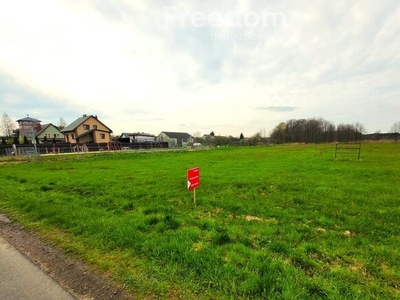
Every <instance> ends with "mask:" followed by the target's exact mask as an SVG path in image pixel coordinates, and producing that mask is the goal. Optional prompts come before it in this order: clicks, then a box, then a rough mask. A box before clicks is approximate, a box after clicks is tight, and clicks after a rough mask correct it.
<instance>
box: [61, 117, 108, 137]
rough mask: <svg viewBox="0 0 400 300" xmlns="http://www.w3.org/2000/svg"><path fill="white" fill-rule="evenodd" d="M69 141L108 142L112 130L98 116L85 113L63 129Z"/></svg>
mask: <svg viewBox="0 0 400 300" xmlns="http://www.w3.org/2000/svg"><path fill="white" fill-rule="evenodd" d="M61 132H62V133H64V135H65V141H66V142H67V143H78V144H83V143H108V142H110V140H111V133H112V130H111V129H110V128H108V127H107V126H106V125H104V124H103V123H102V122H100V120H99V119H98V118H97V116H92V115H91V116H88V115H83V116H82V117H80V118H78V119H76V120H75V121H74V122H72V123H71V124H69V125H68V126H67V127H65V128H64V129H63V130H61Z"/></svg>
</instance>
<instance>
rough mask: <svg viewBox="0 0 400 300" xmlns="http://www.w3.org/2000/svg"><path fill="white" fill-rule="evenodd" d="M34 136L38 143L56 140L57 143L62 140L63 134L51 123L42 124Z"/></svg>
mask: <svg viewBox="0 0 400 300" xmlns="http://www.w3.org/2000/svg"><path fill="white" fill-rule="evenodd" d="M36 138H37V139H38V141H39V143H44V142H46V141H48V142H52V141H56V142H57V143H60V142H64V134H63V133H62V132H61V131H60V129H58V127H57V126H55V125H53V124H52V123H49V124H43V125H42V126H41V129H40V130H39V131H38V132H37V133H36Z"/></svg>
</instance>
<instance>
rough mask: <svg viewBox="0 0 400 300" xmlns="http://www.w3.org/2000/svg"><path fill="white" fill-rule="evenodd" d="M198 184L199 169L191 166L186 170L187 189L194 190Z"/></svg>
mask: <svg viewBox="0 0 400 300" xmlns="http://www.w3.org/2000/svg"><path fill="white" fill-rule="evenodd" d="M199 184H200V169H199V168H193V169H189V170H188V171H187V186H188V190H189V191H191V190H194V189H195V188H197V187H198V186H199Z"/></svg>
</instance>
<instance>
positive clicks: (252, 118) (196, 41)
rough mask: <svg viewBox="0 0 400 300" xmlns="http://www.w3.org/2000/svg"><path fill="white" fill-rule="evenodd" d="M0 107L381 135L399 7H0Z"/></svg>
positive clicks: (144, 122)
mask: <svg viewBox="0 0 400 300" xmlns="http://www.w3.org/2000/svg"><path fill="white" fill-rule="evenodd" d="M0 1H1V0H0ZM193 3H198V4H193ZM0 110H1V113H3V112H6V113H7V114H8V115H9V116H10V117H11V118H12V119H13V120H17V119H19V118H23V117H25V116H26V115H27V114H29V116H31V117H34V118H38V119H40V120H42V123H53V124H55V125H58V123H59V119H60V117H63V118H64V119H65V120H66V122H67V123H71V122H72V121H74V120H75V119H76V118H78V117H80V116H82V115H83V114H97V115H98V117H99V119H100V120H101V121H103V123H105V124H106V125H107V126H108V127H110V128H111V129H112V130H113V131H114V133H115V134H116V135H119V134H121V133H122V132H136V131H140V132H142V131H144V132H149V133H152V134H156V135H157V134H159V133H160V132H161V131H184V132H188V133H190V134H194V133H195V132H200V133H201V134H204V133H210V132H211V131H214V132H215V134H220V135H233V136H239V135H240V133H241V132H243V133H244V135H245V136H250V135H252V134H254V133H256V132H259V131H260V130H264V131H266V132H270V131H271V130H272V129H273V128H274V127H275V126H276V125H277V124H278V123H279V122H282V121H287V120H289V119H293V118H294V119H300V118H312V117H322V118H325V119H327V120H329V121H332V122H334V123H335V125H338V124H339V123H355V122H360V123H362V124H364V126H365V127H366V130H367V131H368V132H369V133H373V132H375V131H377V130H381V131H382V132H388V131H389V130H390V127H391V126H392V124H393V123H394V122H397V121H400V2H399V1H398V0H380V1H364V0H361V1H347V0H344V1H341V0H338V1H319V0H318V1H294V0H293V1H290V0H289V1H196V2H195V1H173V0H171V1H148V0H146V1H139V0H135V1H116V0H98V1H95V0H93V1H90V0H87V1H85V0H79V1H75V0H66V1H57V0H49V1H42V0H35V1H29V0H26V1H18V0H13V1H1V2H0ZM16 125H17V124H16Z"/></svg>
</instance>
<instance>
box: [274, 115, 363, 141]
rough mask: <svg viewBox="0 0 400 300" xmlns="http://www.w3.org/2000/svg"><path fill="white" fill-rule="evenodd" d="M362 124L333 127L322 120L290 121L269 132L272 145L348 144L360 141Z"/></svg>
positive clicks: (330, 123) (328, 122)
mask: <svg viewBox="0 0 400 300" xmlns="http://www.w3.org/2000/svg"><path fill="white" fill-rule="evenodd" d="M364 133H366V130H365V127H364V125H363V124H361V123H359V122H357V123H355V124H344V123H341V124H339V125H338V126H335V125H334V124H333V123H332V122H330V121H328V120H325V119H323V118H311V119H291V120H288V121H287V122H281V123H279V124H278V125H277V126H276V127H275V128H274V129H273V130H272V132H271V135H270V138H271V141H272V142H274V143H332V142H340V143H349V142H358V141H361V137H362V135H363V134H364Z"/></svg>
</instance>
